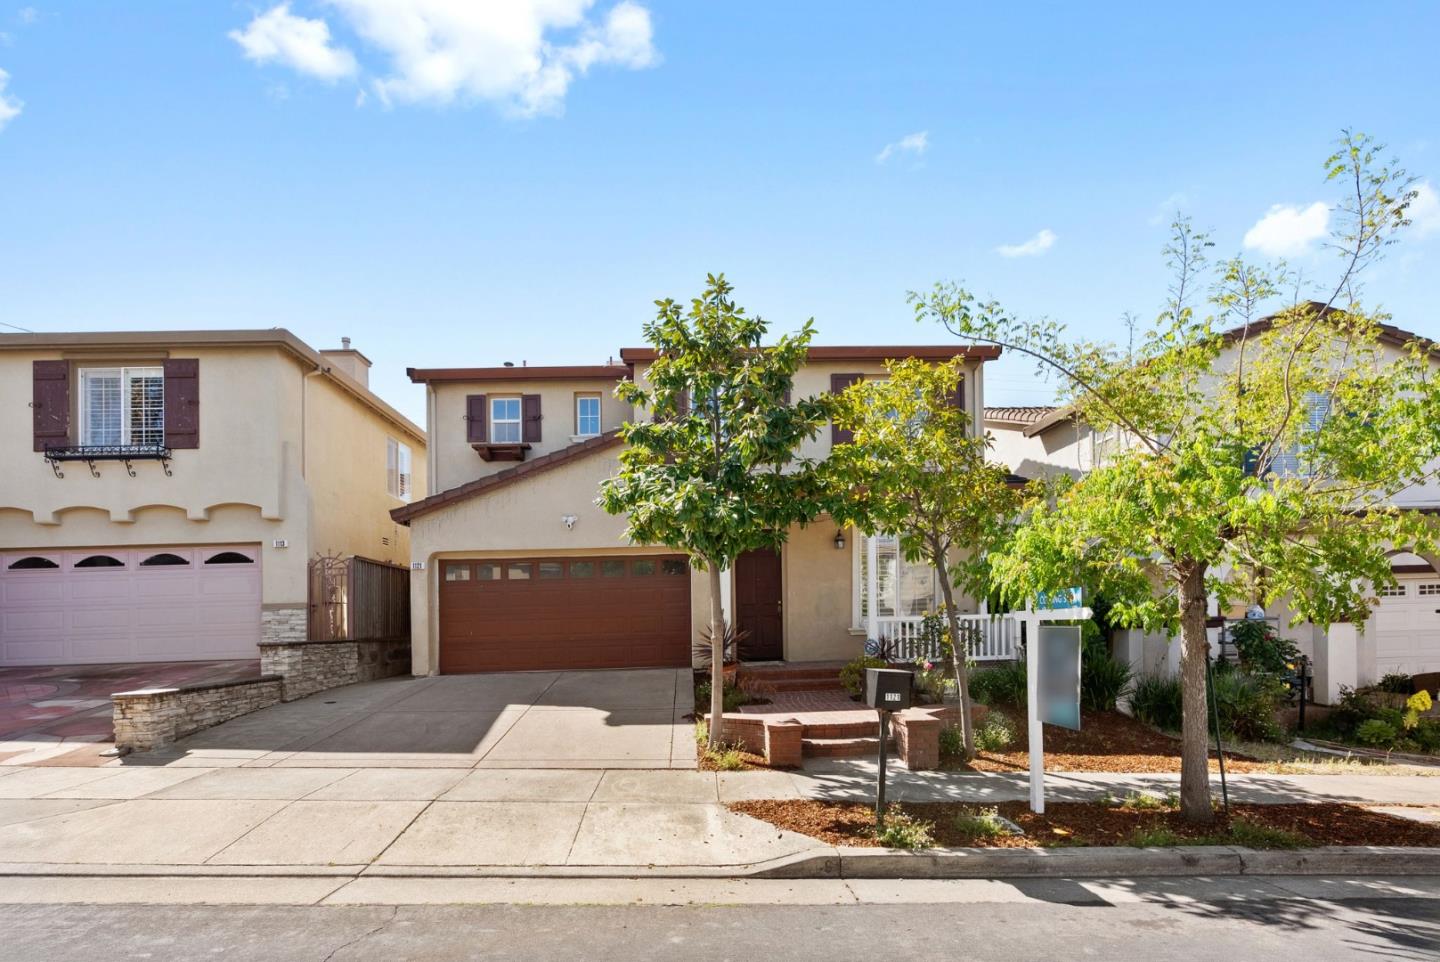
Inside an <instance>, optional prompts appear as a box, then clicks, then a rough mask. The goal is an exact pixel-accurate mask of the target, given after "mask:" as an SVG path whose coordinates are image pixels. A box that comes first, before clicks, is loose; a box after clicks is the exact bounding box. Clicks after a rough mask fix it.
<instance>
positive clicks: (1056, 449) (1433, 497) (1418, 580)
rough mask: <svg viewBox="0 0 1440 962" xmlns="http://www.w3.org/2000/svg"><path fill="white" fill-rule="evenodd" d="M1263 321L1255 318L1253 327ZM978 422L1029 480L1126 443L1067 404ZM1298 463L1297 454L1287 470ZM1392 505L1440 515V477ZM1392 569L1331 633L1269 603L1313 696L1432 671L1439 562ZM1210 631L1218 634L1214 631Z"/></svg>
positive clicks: (1151, 660) (1161, 651) (1395, 561)
mask: <svg viewBox="0 0 1440 962" xmlns="http://www.w3.org/2000/svg"><path fill="white" fill-rule="evenodd" d="M1316 306H1317V307H1318V306H1319V305H1316ZM1263 324H1264V321H1260V322H1257V323H1256V324H1255V325H1252V326H1251V331H1252V332H1253V331H1256V330H1258V329H1260V327H1261V325H1263ZM1381 330H1382V333H1381V341H1382V344H1383V345H1384V346H1385V349H1386V350H1387V351H1390V352H1394V353H1393V354H1392V356H1398V354H1399V352H1400V351H1401V350H1403V349H1404V347H1405V345H1406V344H1408V343H1410V342H1411V341H1414V340H1416V339H1419V340H1420V341H1421V343H1425V344H1428V343H1429V342H1428V341H1427V340H1426V339H1424V338H1419V336H1418V335H1416V334H1413V333H1411V332H1409V331H1405V330H1401V329H1400V328H1397V327H1392V326H1385V327H1382V329H1381ZM1239 333H1240V331H1239V330H1238V329H1237V330H1236V331H1231V332H1229V334H1228V335H1227V336H1228V337H1231V338H1232V339H1233V338H1236V337H1238V335H1239ZM1234 356H1235V355H1234V352H1233V350H1232V351H1227V352H1225V353H1222V354H1221V356H1220V358H1219V359H1218V361H1217V367H1220V368H1222V369H1223V368H1227V367H1228V366H1229V365H1230V364H1231V363H1232V362H1233V359H1234ZM1431 358H1432V362H1433V363H1434V364H1435V365H1436V366H1437V368H1440V349H1437V348H1435V347H1434V346H1433V345H1432V347H1431ZM1307 404H1308V405H1309V414H1310V416H1311V417H1312V418H1324V417H1325V416H1326V414H1327V412H1328V409H1329V406H1328V401H1327V400H1326V399H1325V398H1322V397H1311V398H1307ZM985 425H986V428H987V430H989V431H990V433H991V434H992V436H993V437H994V438H995V444H994V447H993V448H992V456H993V457H994V459H995V460H997V461H1001V462H1004V463H1006V464H1008V465H1009V466H1010V468H1011V470H1013V471H1016V472H1017V473H1019V474H1023V475H1026V476H1029V477H1054V476H1056V475H1060V474H1069V475H1071V476H1075V477H1078V476H1080V475H1082V474H1084V473H1085V472H1087V471H1089V470H1090V469H1091V468H1092V467H1093V466H1094V465H1096V464H1103V463H1105V460H1106V458H1107V457H1109V456H1110V455H1111V452H1113V451H1118V450H1121V449H1122V448H1123V447H1124V446H1125V445H1126V443H1127V440H1128V438H1127V437H1126V435H1125V434H1124V433H1123V432H1120V431H1116V430H1113V429H1112V430H1109V431H1106V432H1103V433H1098V434H1097V433H1096V432H1094V431H1092V430H1091V429H1090V427H1089V426H1088V425H1086V424H1085V423H1084V422H1083V421H1082V420H1080V419H1079V418H1078V416H1077V415H1076V412H1075V411H1074V409H1073V408H1071V407H1056V408H1045V407H1034V408H987V409H986V411H985ZM1298 469H1299V462H1298V459H1297V460H1295V461H1294V462H1293V464H1292V470H1298ZM1395 503H1396V504H1397V505H1399V506H1400V507H1402V508H1406V509H1410V510H1415V511H1426V512H1440V483H1437V482H1434V481H1432V482H1430V483H1428V484H1424V485H1416V486H1414V487H1411V488H1409V489H1407V490H1405V491H1403V492H1401V493H1400V495H1398V496H1397V497H1396V499H1395ZM1391 567H1392V570H1393V571H1394V573H1395V576H1396V580H1397V581H1398V582H1399V583H1398V584H1397V585H1396V586H1395V587H1393V588H1385V589H1382V590H1380V591H1379V592H1377V595H1378V597H1377V599H1376V604H1375V607H1374V608H1373V609H1372V613H1371V616H1370V618H1369V619H1367V620H1366V622H1365V623H1364V624H1363V625H1353V626H1352V625H1335V626H1332V627H1331V629H1330V630H1329V631H1325V630H1323V629H1321V628H1320V627H1319V626H1317V625H1313V624H1310V623H1308V622H1302V623H1300V624H1298V625H1295V626H1294V627H1291V626H1290V625H1289V621H1290V616H1291V612H1290V611H1289V609H1288V608H1286V607H1285V606H1284V605H1272V606H1271V608H1270V609H1269V610H1268V611H1267V612H1266V615H1267V617H1269V619H1270V620H1271V621H1272V623H1274V624H1276V625H1277V626H1278V627H1279V629H1280V633H1281V634H1282V635H1283V636H1284V637H1286V638H1288V639H1290V640H1291V641H1293V642H1295V644H1296V645H1297V646H1298V647H1299V648H1300V650H1301V651H1302V652H1303V653H1304V654H1306V655H1308V656H1310V657H1311V658H1312V659H1313V661H1314V664H1315V670H1316V686H1315V691H1316V698H1317V699H1318V700H1320V701H1328V700H1330V699H1333V698H1334V697H1335V695H1336V693H1337V692H1338V690H1339V687H1340V686H1341V685H1349V686H1355V685H1357V684H1369V683H1372V682H1374V681H1376V680H1377V679H1378V678H1379V677H1380V676H1382V675H1384V674H1386V673H1387V672H1404V673H1407V674H1417V673H1420V672H1429V671H1440V559H1437V558H1428V557H1420V556H1418V555H1415V554H1411V553H1409V552H1404V551H1399V550H1397V551H1396V552H1395V553H1394V554H1393V555H1392V557H1391ZM1212 614H1213V615H1214V618H1212V622H1213V623H1216V624H1218V623H1219V622H1221V621H1223V620H1225V619H1232V620H1233V619H1236V618H1241V617H1244V614H1245V612H1244V610H1243V608H1242V609H1237V610H1234V611H1225V612H1219V611H1212ZM1215 630H1216V632H1217V633H1218V631H1219V628H1218V627H1217V628H1216V629H1215ZM1120 643H1121V645H1122V646H1125V647H1126V656H1127V657H1128V658H1129V659H1130V660H1131V662H1132V663H1133V664H1134V665H1135V666H1136V667H1137V668H1138V669H1140V670H1142V671H1146V672H1150V671H1156V670H1170V669H1174V668H1175V667H1176V666H1178V664H1179V661H1178V659H1179V646H1178V645H1171V644H1169V642H1168V639H1166V638H1164V637H1163V636H1144V635H1141V634H1140V633H1138V632H1127V633H1125V634H1124V636H1123V637H1122V638H1121V639H1120ZM1216 650H1218V646H1216Z"/></svg>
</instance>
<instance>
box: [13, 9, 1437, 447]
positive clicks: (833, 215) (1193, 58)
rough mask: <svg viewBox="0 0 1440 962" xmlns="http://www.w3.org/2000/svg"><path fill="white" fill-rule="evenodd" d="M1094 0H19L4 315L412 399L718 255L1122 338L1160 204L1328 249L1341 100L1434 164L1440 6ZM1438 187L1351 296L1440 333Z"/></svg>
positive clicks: (576, 345)
mask: <svg viewBox="0 0 1440 962" xmlns="http://www.w3.org/2000/svg"><path fill="white" fill-rule="evenodd" d="M1090 6H1092V5H1081V4H1054V5H1033V4H1019V3H1016V4H962V3H956V2H947V3H903V4H899V3H896V4H880V3H874V4H860V3H845V2H838V0H831V2H800V0H794V2H784V3H775V2H773V0H770V2H755V3H749V2H739V0H727V2H725V3H699V2H690V0H622V2H620V3H618V4H617V3H615V2H612V0H596V2H594V3H593V4H592V3H587V2H585V0H511V2H510V3H507V4H503V5H496V4H489V5H487V4H480V3H478V2H477V3H461V2H457V0H292V2H291V3H290V4H289V5H288V6H287V5H281V6H280V8H279V9H277V8H276V4H274V3H273V2H269V0H260V2H258V3H253V4H252V3H229V2H223V0H212V2H205V3H195V2H190V0H148V2H138V0H135V2H120V0H114V2H100V0H93V2H86V3H80V2H74V3H55V2H44V0H35V2H32V3H18V4H10V3H5V2H4V0H0V71H4V74H3V75H0V80H3V84H0V322H3V323H6V324H12V325H18V326H21V327H25V328H30V329H33V330H40V331H50V330H55V331H59V330H100V329H112V330H113V329H127V328H139V329H156V328H192V327H194V328H224V327H271V326H284V327H288V328H290V329H292V330H294V331H295V332H296V333H297V334H299V335H300V336H301V337H302V338H304V339H306V340H307V341H309V342H310V343H312V344H314V345H316V346H322V347H323V346H331V345H334V344H335V343H337V342H338V340H339V338H340V337H341V336H342V335H348V336H350V337H351V338H353V339H354V343H355V346H356V347H358V348H360V349H361V350H363V351H365V352H366V353H367V354H368V355H369V356H370V357H371V358H372V359H373V360H374V361H375V371H374V372H373V376H372V384H373V385H374V386H375V387H376V388H377V389H378V390H380V391H381V393H382V394H384V395H385V396H386V397H387V398H389V399H391V400H392V401H394V402H395V403H396V404H397V405H398V406H400V407H401V408H402V409H403V410H405V411H406V412H407V413H409V414H411V415H412V416H413V417H416V418H419V417H421V415H422V414H423V403H422V395H421V391H420V389H419V388H418V387H415V386H412V385H410V384H409V382H408V380H406V378H405V376H404V368H405V367H406V366H407V365H415V366H437V365H455V364H474V365H488V364H496V363H499V362H501V361H506V360H513V361H516V362H517V363H518V362H519V361H521V360H525V361H528V362H529V363H531V364H541V363H554V362H563V363H590V362H602V361H604V360H605V359H606V357H607V356H608V355H610V354H613V353H615V352H616V351H618V349H619V348H620V347H622V346H626V345H632V344H635V343H638V342H639V341H640V339H641V335H640V328H641V325H642V324H643V323H644V322H645V321H646V320H647V319H648V318H649V317H651V316H652V314H653V304H652V302H653V301H654V299H655V298H657V297H663V296H667V295H673V296H676V297H680V298H687V297H689V296H691V295H693V294H694V293H696V292H697V291H698V289H699V286H700V284H701V283H702V281H703V278H704V275H705V273H706V272H707V271H724V272H726V273H727V274H728V275H729V277H730V278H731V280H732V281H733V282H735V284H736V285H737V287H738V296H739V298H740V300H741V302H742V303H743V304H745V305H747V306H748V307H749V308H750V309H751V310H752V311H756V312H759V313H761V314H763V315H765V316H766V317H767V318H768V319H770V321H771V322H772V324H774V326H775V327H777V328H780V329H788V328H791V327H794V326H795V325H797V324H798V323H799V322H801V321H803V320H804V319H805V318H807V317H812V316H813V317H814V318H815V320H816V324H817V326H818V329H819V338H818V339H819V340H820V341H822V342H826V343H888V342H897V343H907V342H915V343H926V342H936V341H943V339H944V335H943V332H940V331H939V330H938V329H930V328H924V327H921V326H919V325H917V324H916V323H915V322H914V321H913V320H912V319H911V316H910V313H909V311H908V309H907V307H906V304H905V301H904V295H905V291H906V290H907V289H910V288H915V287H924V286H927V285H929V284H930V283H931V282H933V281H935V280H939V279H956V280H961V281H964V282H965V283H967V284H968V285H969V286H971V287H972V288H973V289H975V290H977V291H978V292H980V293H982V294H989V295H993V296H995V297H997V298H999V299H1001V300H1002V301H1003V302H1005V303H1006V304H1007V305H1009V306H1010V307H1011V308H1013V309H1014V310H1016V311H1020V312H1023V313H1025V314H1030V315H1041V314H1044V315H1048V316H1051V317H1053V318H1056V319H1059V320H1062V321H1064V322H1066V323H1067V324H1069V325H1070V326H1071V327H1072V328H1073V329H1074V330H1076V331H1077V332H1078V333H1081V334H1084V335H1087V336H1091V337H1116V336H1119V334H1120V327H1119V322H1118V318H1119V317H1120V315H1121V314H1122V312H1124V311H1127V310H1129V311H1134V312H1136V313H1137V314H1139V315H1141V316H1142V317H1147V318H1148V317H1150V316H1152V315H1153V314H1154V312H1155V311H1156V309H1157V307H1158V305H1159V303H1160V300H1161V298H1162V297H1163V295H1164V289H1165V283H1166V274H1165V268H1164V266H1163V263H1162V259H1161V257H1160V255H1159V248H1160V246H1161V245H1162V244H1163V242H1164V239H1165V226H1164V224H1165V221H1166V220H1167V219H1168V216H1169V210H1170V208H1171V207H1174V206H1175V205H1177V204H1178V205H1180V206H1183V207H1184V208H1185V209H1187V210H1188V211H1189V212H1190V213H1191V214H1192V215H1193V217H1194V218H1195V220H1196V222H1197V224H1198V225H1200V226H1204V227H1209V228H1212V229H1213V230H1214V236H1215V239H1216V241H1217V244H1218V250H1217V253H1220V254H1230V253H1236V252H1240V251H1242V250H1244V249H1245V247H1244V243H1245V241H1244V239H1245V236H1246V234H1247V232H1251V231H1252V230H1255V229H1257V225H1258V224H1260V222H1261V221H1262V220H1264V219H1265V218H1266V216H1267V214H1269V213H1270V212H1271V211H1272V208H1273V207H1274V205H1285V206H1286V207H1287V208H1289V209H1287V210H1282V211H1281V212H1280V213H1279V215H1278V217H1276V218H1272V219H1271V220H1270V221H1268V222H1267V223H1266V224H1265V225H1264V226H1262V227H1260V228H1259V229H1258V230H1257V232H1256V233H1253V234H1252V235H1251V236H1252V242H1261V241H1263V246H1262V247H1255V248H1252V249H1250V250H1249V253H1251V254H1252V255H1255V256H1257V257H1263V256H1264V255H1265V250H1266V249H1269V250H1282V249H1287V250H1290V251H1291V252H1292V255H1291V256H1292V260H1293V261H1294V262H1295V263H1296V264H1298V265H1300V266H1302V267H1304V268H1305V269H1306V270H1307V271H1309V272H1310V273H1312V274H1313V275H1315V276H1317V277H1319V276H1323V275H1324V272H1325V269H1326V267H1327V266H1328V264H1329V258H1328V256H1327V255H1324V254H1323V253H1321V252H1320V251H1319V247H1318V245H1317V243H1316V242H1315V240H1314V238H1313V235H1314V234H1316V233H1317V231H1318V230H1320V229H1321V228H1323V220H1324V210H1323V208H1313V207H1312V205H1314V204H1316V203H1319V202H1333V200H1334V199H1335V194H1334V192H1333V191H1332V190H1331V189H1329V188H1327V187H1326V185H1325V184H1324V183H1323V182H1322V180H1321V172H1320V161H1321V160H1322V159H1323V157H1324V156H1325V154H1326V153H1327V151H1328V149H1329V147H1330V144H1331V142H1332V141H1333V140H1334V138H1335V137H1336V136H1337V134H1338V133H1339V130H1340V128H1341V127H1343V126H1347V125H1348V126H1353V127H1355V128H1357V129H1361V130H1365V131H1368V132H1371V133H1374V134H1376V135H1377V136H1379V137H1381V138H1382V139H1384V140H1385V141H1387V142H1388V143H1389V144H1390V145H1391V147H1392V149H1393V150H1394V151H1395V152H1396V153H1398V154H1399V155H1400V156H1401V159H1402V161H1403V162H1404V164H1405V165H1406V166H1407V167H1409V168H1410V169H1411V170H1412V171H1413V172H1414V173H1416V174H1418V175H1421V176H1426V175H1427V174H1428V175H1430V176H1433V177H1434V179H1435V182H1436V184H1437V185H1440V98H1437V97H1436V91H1437V90H1440V76H1437V73H1440V66H1437V63H1440V58H1437V57H1436V56H1435V43H1436V37H1437V33H1440V4H1435V3H1415V4H1385V3H1373V4H1368V5H1366V6H1365V7H1364V9H1363V16H1362V11H1361V10H1360V9H1359V8H1356V7H1355V6H1354V5H1347V4H1331V3H1313V4H1307V5H1305V8H1304V11H1303V13H1301V12H1299V11H1298V10H1296V9H1293V8H1291V7H1290V6H1289V5H1285V4H1255V3H1247V4H1235V5H1230V4H1218V3H1217V4H1189V5H1171V4H1152V3H1146V4H1135V5H1131V6H1124V5H1119V4H1113V5H1109V6H1108V8H1107V10H1106V11H1105V12H1099V13H1097V12H1095V11H1094V10H1085V9H1081V8H1082V7H1090ZM1356 61H1358V63H1359V66H1358V67H1356V66H1355V65H1354V64H1355V62H1356ZM887 145H888V146H890V150H889V152H888V153H886V148H887ZM1433 199H1434V195H1433V194H1430V195H1428V198H1427V203H1428V204H1429V206H1428V207H1427V212H1426V216H1425V218H1424V219H1423V222H1421V223H1417V225H1416V228H1417V229H1415V230H1412V235H1413V236H1411V237H1410V238H1409V239H1407V241H1406V242H1405V243H1403V244H1402V245H1401V246H1400V247H1398V248H1396V249H1394V252H1393V253H1392V254H1391V256H1390V257H1389V259H1388V260H1387V261H1385V262H1384V263H1383V264H1382V265H1381V266H1380V267H1379V268H1378V269H1377V270H1376V271H1375V272H1374V273H1373V275H1372V276H1371V277H1370V281H1369V286H1368V290H1369V294H1370V297H1371V299H1372V300H1374V301H1381V302H1383V303H1384V304H1385V305H1386V306H1387V307H1388V308H1390V309H1391V310H1392V311H1393V312H1394V314H1395V316H1396V320H1397V323H1400V324H1401V325H1402V326H1406V327H1410V328H1412V329H1415V330H1419V331H1422V332H1425V333H1429V334H1431V335H1440V322H1437V318H1436V317H1435V313H1434V305H1433V301H1434V293H1435V289H1436V283H1435V278H1436V277H1437V276H1440V271H1437V270H1436V264H1437V263H1440V211H1434V210H1433V208H1434V206H1435V205H1434V204H1433V203H1430V202H1431V201H1433ZM1002 248H1005V249H1006V250H1003V251H1002ZM1006 253H1008V254H1010V255H1012V256H1006ZM1427 295H1428V296H1427ZM987 392H988V399H989V401H990V402H991V403H1025V402H1027V401H1029V402H1044V401H1046V400H1048V398H1049V396H1050V389H1049V387H1048V386H1047V385H1046V384H1044V383H1041V382H1039V381H1037V380H1036V379H1035V378H1034V377H1033V374H1032V370H1031V368H1030V367H1029V365H1027V364H1025V363H1023V362H1020V361H1018V360H1017V359H1010V360H1006V361H1002V362H1000V364H998V365H996V366H995V367H994V369H992V371H991V372H990V375H989V380H988V382H987Z"/></svg>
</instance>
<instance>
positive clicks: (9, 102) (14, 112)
mask: <svg viewBox="0 0 1440 962" xmlns="http://www.w3.org/2000/svg"><path fill="white" fill-rule="evenodd" d="M9 81H10V75H9V74H8V73H6V72H5V71H3V70H0V130H4V129H5V125H6V124H8V123H9V122H10V121H12V120H14V119H15V118H16V117H18V116H20V111H21V110H23V109H24V107H25V102H24V101H22V100H21V99H20V98H18V97H14V96H6V94H5V85H6V84H7V83H9Z"/></svg>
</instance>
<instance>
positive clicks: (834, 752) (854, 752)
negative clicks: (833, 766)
mask: <svg viewBox="0 0 1440 962" xmlns="http://www.w3.org/2000/svg"><path fill="white" fill-rule="evenodd" d="M890 750H891V751H892V752H893V751H895V740H894V739H893V738H892V739H891V740H890ZM800 751H801V753H802V754H803V755H805V757H807V758H852V757H857V756H874V755H875V754H876V753H878V752H879V751H880V737H879V736H878V735H876V736H873V737H870V738H810V737H808V736H807V737H805V738H802V739H800Z"/></svg>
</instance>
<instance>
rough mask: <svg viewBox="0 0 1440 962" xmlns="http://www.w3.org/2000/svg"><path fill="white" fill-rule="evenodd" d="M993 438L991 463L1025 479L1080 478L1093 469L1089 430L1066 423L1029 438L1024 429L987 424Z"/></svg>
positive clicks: (1088, 428) (1085, 427)
mask: <svg viewBox="0 0 1440 962" xmlns="http://www.w3.org/2000/svg"><path fill="white" fill-rule="evenodd" d="M986 431H987V432H988V433H989V435H990V437H991V441H992V444H991V447H990V460H991V461H993V462H995V463H996V464H1003V465H1005V466H1006V467H1008V468H1009V469H1010V470H1011V471H1013V472H1014V473H1016V474H1018V475H1020V476H1021V477H1024V478H1054V477H1058V476H1060V475H1069V476H1070V477H1072V478H1078V477H1080V476H1081V475H1082V474H1084V473H1085V472H1087V471H1089V470H1090V469H1091V468H1092V467H1093V466H1094V442H1093V438H1092V435H1091V431H1090V427H1089V426H1088V425H1085V424H1076V423H1075V422H1073V421H1066V422H1064V423H1061V424H1057V425H1055V426H1054V427H1051V428H1049V429H1048V430H1045V431H1043V432H1041V433H1040V434H1037V435H1034V436H1031V437H1026V436H1025V433H1024V431H1023V430H1021V429H1020V428H1016V427H1010V426H1008V425H1002V424H999V423H995V422H990V423H987V425H986Z"/></svg>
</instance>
